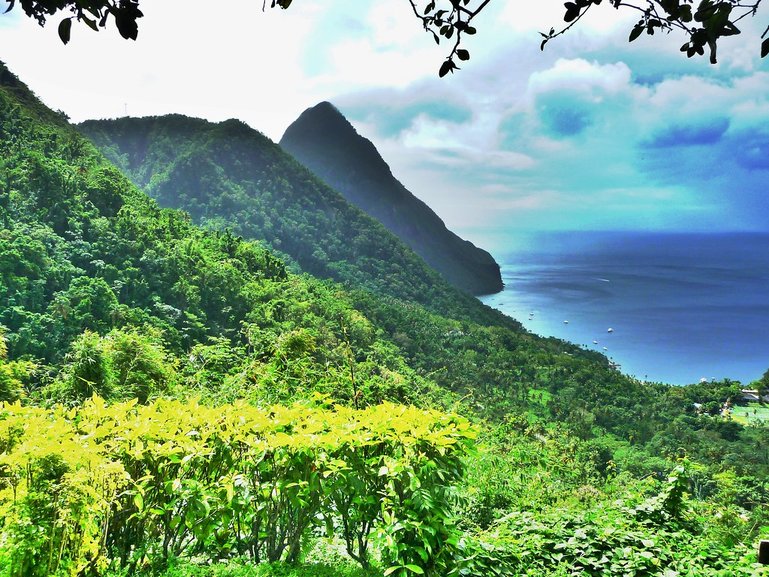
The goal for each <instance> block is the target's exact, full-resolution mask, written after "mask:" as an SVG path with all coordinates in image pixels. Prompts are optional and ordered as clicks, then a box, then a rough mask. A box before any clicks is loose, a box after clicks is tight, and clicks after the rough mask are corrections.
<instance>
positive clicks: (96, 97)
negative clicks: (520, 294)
mask: <svg viewBox="0 0 769 577" xmlns="http://www.w3.org/2000/svg"><path fill="white" fill-rule="evenodd" d="M2 3H3V2H0V4H2ZM141 9H142V11H143V12H144V15H145V16H144V18H142V19H140V20H139V36H138V39H137V41H135V42H134V41H126V40H123V39H122V38H120V37H119V35H118V33H117V31H116V29H115V28H114V26H113V25H110V27H109V28H108V29H107V30H102V31H100V32H98V33H95V32H93V31H91V30H90V29H88V28H86V27H85V26H84V25H77V24H76V25H75V26H73V31H72V39H71V41H70V43H69V44H68V45H66V46H64V45H62V44H61V42H60V40H59V39H58V36H57V33H56V25H57V24H58V20H59V18H58V17H54V19H53V20H52V21H51V22H50V23H49V24H48V25H47V26H46V27H45V28H41V27H40V26H38V25H37V24H36V23H35V22H34V21H32V20H31V19H29V18H27V17H26V16H24V14H23V12H22V11H21V10H20V8H19V7H18V6H17V7H16V8H14V9H13V10H12V11H10V12H9V13H7V14H4V15H0V60H2V61H4V62H5V63H6V64H7V65H8V67H9V68H10V69H11V70H12V71H13V72H14V73H15V74H16V75H17V76H19V77H20V78H21V79H22V80H23V81H24V82H26V83H27V84H28V85H29V87H30V88H31V89H32V90H33V91H34V92H35V93H36V94H37V95H38V96H39V97H40V98H41V99H42V100H43V101H44V102H45V103H46V104H47V105H48V106H50V107H51V108H53V109H57V110H62V111H64V112H65V113H66V114H68V115H69V116H70V118H71V119H72V120H73V121H74V122H80V121H83V120H86V119H89V118H114V117H119V116H124V115H126V114H127V115H130V116H146V115H160V114H167V113H181V114H187V115H190V116H197V117H202V118H207V119H209V120H212V121H220V120H225V119H228V118H239V119H241V120H243V121H245V122H247V123H248V124H249V125H250V126H252V127H253V128H256V129H258V130H260V131H261V132H263V133H264V134H266V135H267V136H268V137H270V138H272V139H273V140H275V141H278V140H279V139H280V137H281V135H282V134H283V131H284V130H285V128H286V127H287V126H288V125H289V124H290V123H291V122H292V121H293V120H294V119H295V118H296V117H297V116H298V115H299V114H300V113H301V112H302V111H303V110H304V109H305V108H307V107H310V106H313V105H314V104H316V103H318V102H320V101H323V100H328V101H331V102H332V103H334V104H335V105H336V106H337V108H339V109H340V110H341V112H342V113H343V114H344V115H345V116H346V117H347V118H348V119H349V120H350V121H351V122H352V123H353V125H354V126H355V127H356V129H357V130H358V132H359V133H360V134H362V135H363V136H365V137H366V138H369V139H370V140H371V141H372V142H374V144H375V145H376V146H377V148H378V149H379V151H380V153H381V154H382V156H383V157H384V158H385V160H386V161H387V162H388V164H389V165H390V167H391V168H392V171H393V173H394V174H395V176H396V177H397V178H398V179H399V180H401V182H403V183H404V184H405V185H406V186H407V188H409V189H410V190H411V191H412V192H413V193H414V194H415V195H417V196H418V197H420V198H422V199H423V200H424V201H425V202H427V203H428V204H429V205H430V206H431V207H432V208H433V209H434V210H435V211H436V212H437V213H438V214H439V215H440V216H441V217H442V218H443V219H444V221H445V222H446V224H447V225H448V226H449V228H451V229H452V230H455V231H457V232H459V233H460V234H462V235H463V236H465V237H466V238H469V239H470V240H473V241H474V242H476V243H479V244H481V245H483V246H486V247H489V248H494V245H495V244H496V243H500V242H504V238H505V235H506V234H507V233H509V232H510V231H520V230H553V229H566V230H572V229H584V230H628V229H643V230H684V231H707V230H769V210H768V209H769V201H767V188H769V186H767V184H769V122H767V121H768V120H769V58H767V59H765V60H761V59H760V58H759V57H758V51H759V44H760V35H761V32H762V31H763V28H762V26H761V25H762V24H763V26H764V27H765V26H766V24H767V22H766V19H767V17H768V16H769V14H768V13H766V12H764V13H762V12H759V15H758V17H757V18H755V19H753V20H750V21H743V23H742V24H744V25H743V26H742V29H743V32H744V34H743V35H742V36H737V37H733V38H732V39H727V40H725V41H724V42H723V45H722V46H721V47H720V48H719V64H717V65H715V66H714V65H710V64H708V62H707V59H706V58H694V59H686V58H685V56H684V55H682V54H681V53H680V52H679V51H678V48H679V46H680V45H681V44H682V43H683V41H684V40H683V39H682V38H681V37H678V36H672V35H671V36H660V35H659V34H658V35H656V36H654V37H647V36H645V35H644V36H642V37H641V38H639V39H638V40H636V41H635V42H634V43H632V44H628V42H627V36H628V32H629V30H630V28H631V27H632V25H633V23H634V22H635V17H634V15H632V14H630V13H622V12H619V11H616V10H614V9H613V8H611V6H610V5H609V3H603V4H602V5H601V6H598V7H597V8H596V9H595V10H593V13H592V14H591V15H590V17H588V18H586V19H584V20H583V21H582V22H580V24H579V26H578V27H577V28H575V29H572V30H571V31H570V32H569V33H568V34H567V35H565V36H563V37H560V38H557V39H555V40H553V41H551V42H550V43H549V44H548V45H547V47H546V48H545V50H544V51H540V48H539V43H540V39H541V38H540V36H539V34H538V32H539V31H540V30H548V29H549V28H550V27H551V26H556V27H558V25H559V23H560V22H562V20H561V18H562V14H563V3H562V1H551V0H508V1H507V2H503V1H502V0H496V2H492V3H491V4H489V6H488V7H487V9H486V10H485V11H484V12H483V13H482V14H481V16H479V17H478V19H477V20H476V21H475V27H476V28H477V30H478V34H477V35H475V36H474V37H472V38H469V39H468V42H467V43H466V48H468V49H469V51H470V53H471V59H470V61H468V62H465V63H462V66H461V68H462V69H461V70H459V71H457V72H456V73H455V74H453V75H449V76H447V77H445V78H443V79H440V78H438V75H437V71H438V68H439V66H440V64H441V62H442V61H443V59H444V58H445V56H446V54H447V53H448V50H449V47H448V45H444V44H442V45H440V46H436V44H435V43H434V41H433V39H432V37H431V36H429V35H428V34H426V33H425V32H424V31H423V30H422V29H421V25H420V23H419V22H418V21H417V20H416V19H415V18H414V16H413V14H412V13H411V11H410V7H409V5H408V2H406V0H356V1H355V2H342V1H340V0H337V1H332V0H297V1H296V2H294V3H293V4H292V6H291V8H290V9H289V10H279V9H272V10H271V9H269V8H267V9H266V10H263V9H262V2H259V1H254V0H219V1H218V2H216V3H212V2H201V1H200V0H142V2H141ZM761 18H763V19H764V20H761ZM490 245H491V246H490Z"/></svg>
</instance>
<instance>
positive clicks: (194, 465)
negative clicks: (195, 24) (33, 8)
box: [0, 67, 769, 577]
mask: <svg viewBox="0 0 769 577" xmlns="http://www.w3.org/2000/svg"><path fill="white" fill-rule="evenodd" d="M0 223H2V227H1V228H0V325H2V332H3V336H2V338H1V339H0V400H2V401H5V404H3V405H2V406H0V576H2V577H11V576H13V577H17V576H21V575H25V576H26V575H57V576H58V575H61V576H64V575H67V576H84V577H85V576H106V575H110V576H118V575H119V576H124V575H129V574H136V575H163V576H165V577H182V576H185V577H186V576H197V575H201V576H202V575H219V576H225V575H227V576H233V577H241V576H246V575H248V576H264V575H278V576H280V575H285V576H289V575H296V576H305V575H319V576H323V575H329V576H331V575H334V576H342V575H343V576H350V577H353V576H356V577H357V576H373V575H377V576H385V575H397V576H401V577H403V576H412V575H430V576H435V577H437V576H443V575H448V576H451V575H479V576H484V575H490V576H491V575H528V576H552V577H555V576H566V575H595V576H597V575H601V576H610V575H629V576H652V575H655V576H664V577H675V576H684V575H689V576H709V577H710V576H716V575H721V576H727V575H729V576H730V575H754V574H755V575H758V574H761V572H762V569H760V568H759V567H757V566H755V565H754V563H755V561H756V556H755V544H756V541H757V539H758V538H759V537H761V536H766V535H768V534H769V519H767V513H766V510H767V504H768V503H767V502H768V501H769V492H768V487H767V479H768V478H769V476H767V473H769V467H768V466H767V465H769V454H768V452H769V451H768V449H767V447H769V444H768V442H769V429H767V428H766V427H764V426H760V425H758V424H752V425H749V426H745V425H741V424H739V423H737V422H735V421H732V420H729V419H728V418H725V417H723V416H722V415H721V409H722V406H723V404H724V403H725V402H726V401H727V400H729V399H734V398H736V395H737V393H738V391H739V384H738V383H734V382H730V381H725V382H719V383H702V384H697V385H692V386H689V387H669V386H666V385H663V384H653V383H643V382H639V381H636V380H634V379H630V378H628V377H626V376H624V375H622V374H620V373H619V372H617V371H616V370H614V369H613V368H611V366H610V365H609V363H608V361H607V360H606V359H605V358H604V357H602V356H601V355H598V354H595V353H591V352H588V351H584V350H582V349H580V348H578V347H576V346H573V345H570V344H568V343H564V342H562V341H558V340H555V339H542V338H539V337H536V336H533V335H530V334H527V333H525V332H523V331H521V330H520V329H519V328H518V326H517V324H516V323H514V322H513V321H507V320H504V319H503V317H501V316H500V315H497V314H496V313H494V312H491V311H489V309H487V308H486V307H484V306H483V305H481V304H480V303H478V302H477V301H474V300H472V299H466V298H464V297H460V298H458V299H457V300H456V301H454V302H453V303H451V309H453V310H455V311H457V314H456V315H455V316H451V314H450V313H449V312H446V311H443V313H441V312H440V311H439V310H438V309H437V308H436V307H430V308H428V307H425V306H423V305H422V304H420V303H419V302H417V301H415V300H411V297H412V296H413V294H411V293H409V291H408V290H406V291H404V293H403V294H380V293H377V292H372V291H370V290H369V289H370V288H371V285H370V284H369V283H363V284H362V285H361V286H358V287H357V288H356V287H354V286H353V283H352V280H351V279H348V285H347V287H346V288H345V287H343V286H341V285H338V284H335V283H334V282H332V281H329V280H318V279H317V278H314V277H311V276H308V275H307V274H299V273H296V272H292V271H291V267H287V266H286V265H285V264H284V262H283V260H282V259H281V258H280V257H279V256H277V255H276V254H275V253H273V252H271V251H270V250H268V249H267V248H265V247H264V246H262V245H260V244H258V243H257V242H255V241H249V240H245V239H244V238H242V237H241V236H239V235H237V234H234V233H233V232H232V230H240V229H239V227H240V226H241V225H240V224H238V223H236V222H233V223H231V229H227V228H220V229H217V230H204V229H202V228H199V227H197V226H195V225H193V224H192V222H191V218H190V217H189V216H188V215H187V214H186V213H183V212H181V211H177V210H170V209H161V208H159V207H158V206H157V204H156V203H155V202H154V201H152V200H150V199H149V198H148V197H147V196H145V195H144V194H143V193H142V192H140V191H139V190H138V189H137V188H136V187H135V186H134V185H133V184H131V183H130V181H129V180H128V179H127V178H126V177H125V176H124V175H123V174H122V173H121V172H120V171H119V170H118V169H117V168H115V167H114V165H112V164H110V163H109V162H108V161H107V160H105V158H104V157H103V156H101V154H100V153H98V152H97V151H96V149H95V148H94V147H93V146H92V145H91V144H90V143H89V142H88V141H86V140H84V139H83V138H82V137H81V136H80V135H79V134H78V133H76V132H75V131H74V129H73V128H72V127H70V126H69V125H68V124H67V122H66V120H65V119H64V118H63V117H62V116H61V115H60V114H57V113H54V112H52V111H50V110H48V109H47V108H45V107H44V106H43V105H42V104H41V103H40V102H38V101H37V100H36V99H35V98H34V96H33V95H32V94H31V93H30V92H29V91H28V90H27V88H26V87H25V86H24V85H23V84H22V83H21V82H20V81H19V80H18V79H16V78H15V77H14V76H13V75H12V74H11V73H10V72H9V71H7V70H6V69H5V68H4V67H1V68H0ZM388 242H389V241H388ZM407 271H408V269H406V270H405V271H403V272H402V274H403V276H404V278H406V277H407ZM404 282H405V281H404ZM407 282H412V281H407ZM413 282H414V283H418V282H422V281H419V280H414V281H413ZM414 286H417V285H416V284H415V285H414ZM389 290H390V292H393V291H392V289H389ZM454 294H458V293H454ZM445 295H446V298H448V295H449V293H448V292H446V293H445ZM473 319H477V321H474V320H473ZM495 319H501V320H499V322H497V321H496V320H495ZM459 415H462V416H459ZM470 423H472V425H471V424H470Z"/></svg>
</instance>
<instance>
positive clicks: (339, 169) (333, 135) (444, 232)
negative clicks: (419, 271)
mask: <svg viewBox="0 0 769 577" xmlns="http://www.w3.org/2000/svg"><path fill="white" fill-rule="evenodd" d="M279 144H280V146H282V147H283V148H284V149H286V150H287V151H288V152H290V153H291V154H292V155H293V156H294V157H295V158H297V159H298V160H299V162H301V163H302V164H304V165H305V166H307V167H308V168H309V169H310V170H312V171H313V172H314V173H315V174H317V175H318V176H320V177H321V178H322V179H323V180H324V181H326V182H327V183H328V184H329V185H330V186H332V187H333V188H334V189H336V190H338V191H339V192H341V193H342V194H343V195H344V197H345V198H346V199H347V200H349V201H350V202H351V203H353V204H354V205H356V206H358V207H360V208H362V209H363V210H364V211H366V212H367V213H368V214H370V215H371V216H373V217H374V218H376V219H377V220H378V221H379V222H381V223H382V224H384V225H385V226H386V227H387V228H388V229H389V230H390V231H392V232H393V233H395V234H396V235H398V237H400V238H401V239H402V240H403V241H404V242H406V244H408V245H409V246H410V247H411V248H413V249H414V250H415V251H416V252H417V254H419V255H420V256H421V257H422V258H424V259H425V261H427V263H428V264H429V265H430V266H432V267H433V268H434V269H435V270H437V271H438V272H440V273H441V274H442V275H443V276H445V277H446V278H447V279H448V280H449V281H450V282H451V283H452V284H454V285H455V286H458V287H460V288H462V289H463V290H466V291H468V292H471V293H473V294H489V293H494V292H498V291H500V290H502V277H501V275H500V270H499V265H498V264H497V263H496V262H495V261H494V258H493V257H492V256H491V255H490V254H489V253H488V252H486V251H485V250H483V249H480V248H478V247H476V246H475V245H473V244H472V243H471V242H469V241H467V240H463V239H462V238H460V237H459V236H457V235H456V234H455V233H453V232H451V231H450V230H448V229H447V228H446V225H445V224H444V222H443V221H442V220H441V219H440V217H439V216H438V215H437V214H435V212H433V210H432V209H431V208H430V207H429V206H427V205H426V204H425V203H424V202H423V201H421V200H419V199H418V198H417V197H416V196H414V195H413V194H412V193H411V192H410V191H409V190H407V189H406V187H405V186H403V184H401V183H400V182H399V181H398V180H397V179H396V178H395V176H393V174H392V171H391V170H390V167H389V166H388V165H387V163H386V162H385V161H384V159H383V158H382V157H381V155H380V154H379V152H378V151H377V149H376V147H375V146H374V144H373V143H372V142H371V141H370V140H368V139H367V138H364V137H363V136H361V135H360V134H358V132H357V131H356V130H355V128H354V127H353V126H352V124H350V122H349V121H348V120H347V119H346V118H345V117H344V116H343V115H342V113H341V112H339V110H338V109H337V108H336V107H334V105H333V104H331V103H329V102H321V103H320V104H317V105H315V106H313V107H311V108H308V109H307V110H305V111H304V112H302V114H301V115H300V116H299V118H297V119H296V120H295V121H294V122H293V123H292V124H291V125H290V126H289V127H288V128H287V129H286V132H285V133H284V134H283V137H282V138H281V139H280V143H279Z"/></svg>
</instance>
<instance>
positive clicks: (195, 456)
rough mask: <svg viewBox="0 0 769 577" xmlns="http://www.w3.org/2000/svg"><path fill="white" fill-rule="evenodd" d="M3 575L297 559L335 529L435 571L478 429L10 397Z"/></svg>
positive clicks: (332, 412) (387, 418)
mask: <svg viewBox="0 0 769 577" xmlns="http://www.w3.org/2000/svg"><path fill="white" fill-rule="evenodd" d="M1 416H2V419H0V439H3V443H2V445H1V446H0V448H1V449H2V451H1V452H0V471H2V472H3V473H2V474H3V477H2V479H3V484H2V491H1V492H0V517H1V518H2V519H3V524H2V527H1V528H0V567H3V569H2V572H0V575H2V576H3V577H6V576H7V577H17V576H18V577H22V576H23V577H31V576H35V575H41V576H42V575H78V574H81V573H82V572H83V571H84V570H85V569H86V568H88V567H98V568H104V567H107V566H109V565H117V566H123V567H136V566H140V565H141V564H143V563H144V562H145V561H146V560H147V559H169V558H171V557H184V556H189V555H195V556H198V557H199V556H204V557H207V558H211V559H226V558H229V557H247V558H249V559H251V560H252V561H253V562H256V563H258V562H261V561H269V562H277V561H289V562H293V561H296V560H297V559H298V558H299V554H300V552H301V550H302V545H303V542H304V540H305V539H306V537H307V536H308V534H309V533H310V532H311V531H313V530H315V531H325V532H326V533H327V534H329V535H331V534H334V533H338V534H341V535H342V536H343V537H344V539H345V542H346V544H347V551H348V553H349V554H350V556H351V557H352V558H354V559H355V560H357V561H358V562H360V564H361V565H362V566H364V567H365V566H367V565H368V564H369V562H368V554H369V550H368V540H369V538H370V537H372V536H373V537H375V538H376V539H377V540H378V541H379V543H380V547H381V552H382V556H383V559H384V561H385V563H387V564H389V565H390V566H391V569H392V571H391V573H394V574H405V573H404V572H403V570H402V568H409V569H407V570H408V571H411V572H417V573H420V574H421V573H425V572H438V573H437V574H441V572H442V571H444V570H445V569H446V568H447V567H449V566H450V565H451V563H452V562H453V553H452V550H453V545H452V544H453V543H456V541H457V538H458V537H457V530H456V529H455V527H454V521H453V517H452V514H451V511H450V504H451V502H452V495H453V493H454V490H453V489H452V486H453V485H454V484H455V483H456V482H457V481H458V480H459V478H460V477H461V475H462V471H463V465H462V457H463V455H464V454H465V453H466V452H467V451H468V450H469V449H470V446H471V442H472V439H473V437H474V436H475V434H474V432H473V429H472V428H471V426H470V424H469V423H468V421H466V420H465V419H462V418H460V417H457V416H452V415H446V414H443V413H438V412H434V411H428V410H420V409H416V408H410V407H405V406H398V405H393V404H383V405H379V406H375V407H370V408H368V409H365V410H355V409H350V408H345V407H341V406H337V407H334V408H333V409H330V408H318V407H313V406H307V405H294V406H292V407H283V406H273V407H270V408H268V409H259V408H256V407H253V406H251V405H248V404H246V403H244V402H238V403H235V404H231V405H223V406H218V407H211V406H204V405H201V404H199V403H197V402H196V401H194V400H192V401H187V402H182V401H169V400H158V401H156V402H154V403H151V404H149V405H146V406H143V405H139V404H137V403H136V402H135V401H131V402H126V403H118V404H114V405H106V404H105V403H104V402H103V401H102V400H101V399H99V398H98V397H94V398H93V399H91V400H89V401H88V402H86V403H85V404H84V405H83V406H82V407H81V408H79V409H71V410H65V409H63V408H55V409H53V410H45V409H40V408H32V407H22V406H21V405H20V404H13V405H6V406H4V408H3V410H2V413H1Z"/></svg>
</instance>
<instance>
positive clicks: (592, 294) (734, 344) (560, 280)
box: [481, 232, 769, 384]
mask: <svg viewBox="0 0 769 577" xmlns="http://www.w3.org/2000/svg"><path fill="white" fill-rule="evenodd" d="M509 246H510V248H509V250H507V251H498V252H500V254H498V255H496V256H497V260H498V261H499V262H500V264H501V268H502V277H503V281H504V282H505V290H504V291H502V292H501V293H498V294H495V295H489V296H485V297H481V300H482V301H483V302H485V303H486V304H488V305H490V306H492V307H494V308H497V309H499V310H501V311H502V312H504V313H506V314H508V315H509V316H512V317H513V318H516V319H517V320H519V321H521V322H522V323H523V325H524V326H525V327H526V328H527V329H529V330H530V331H532V332H534V333H537V334H541V335H546V336H555V337H559V338H563V339H566V340H568V341H571V342H573V343H575V344H579V345H584V346H585V347H587V348H590V349H594V350H597V351H599V352H603V353H604V354H605V355H606V356H607V357H609V358H611V359H612V360H613V361H614V362H616V363H618V364H619V365H620V366H621V370H622V372H624V373H627V374H630V375H634V376H635V377H637V378H639V379H643V380H649V381H662V382H667V383H671V384H687V383H693V382H696V381H699V380H701V379H702V378H706V379H708V380H710V379H722V378H730V379H733V380H739V381H741V382H743V383H745V384H747V383H749V382H751V381H753V380H755V379H757V378H759V377H761V375H762V374H763V373H764V371H765V370H766V369H767V368H769V234H763V233H728V234H727V233H718V234H715V233H713V234H699V233H698V234H670V233H648V232H644V233H616V232H611V233H606V232H600V233H586V232H573V233H549V234H539V235H533V236H529V237H527V238H525V239H523V240H522V239H520V238H519V239H516V242H514V243H510V245H509ZM565 321H568V323H567V322H565ZM609 329H613V330H612V331H611V332H610V331H609ZM594 341H597V342H594Z"/></svg>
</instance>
